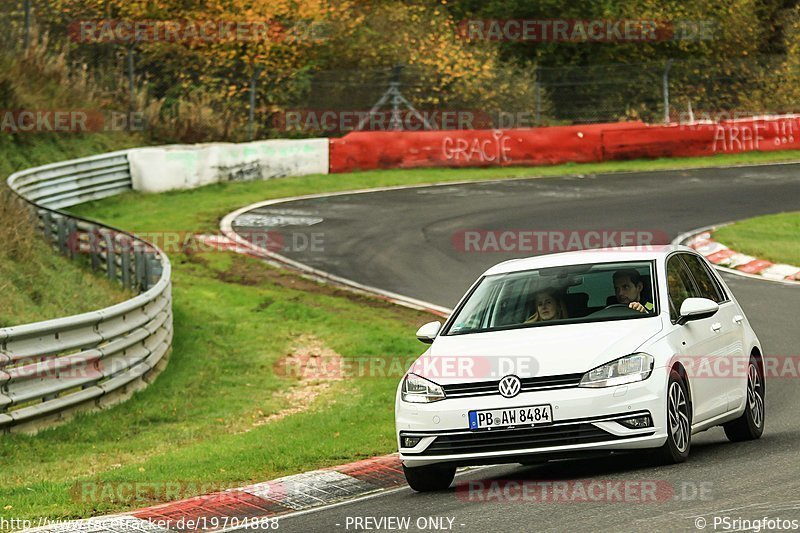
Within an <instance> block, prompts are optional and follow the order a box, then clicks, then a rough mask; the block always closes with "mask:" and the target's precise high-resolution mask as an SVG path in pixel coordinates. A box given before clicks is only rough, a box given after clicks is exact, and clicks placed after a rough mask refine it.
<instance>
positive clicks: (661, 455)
mask: <svg viewBox="0 0 800 533" xmlns="http://www.w3.org/2000/svg"><path fill="white" fill-rule="evenodd" d="M691 448H692V409H691V403H690V402H689V392H688V387H687V384H686V381H685V380H684V379H683V378H682V377H681V375H680V374H678V373H677V372H676V371H675V370H672V371H671V372H670V374H669V380H668V381H667V441H666V442H665V443H664V445H663V446H661V448H659V449H658V451H657V453H656V456H657V458H658V460H659V463H661V464H677V463H682V462H684V461H685V460H686V459H687V458H688V457H689V451H690V450H691Z"/></svg>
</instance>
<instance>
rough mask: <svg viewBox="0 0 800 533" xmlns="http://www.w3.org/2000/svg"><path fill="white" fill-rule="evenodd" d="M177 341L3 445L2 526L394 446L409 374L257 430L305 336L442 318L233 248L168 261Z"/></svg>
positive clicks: (116, 212) (180, 216) (115, 214)
mask: <svg viewBox="0 0 800 533" xmlns="http://www.w3.org/2000/svg"><path fill="white" fill-rule="evenodd" d="M799 157H800V153H798V152H790V153H783V154H777V153H772V154H747V156H746V157H745V156H741V155H740V156H723V157H715V158H703V159H680V160H657V161H646V162H643V161H632V162H620V163H605V164H593V165H563V166H559V167H547V168H492V169H460V170H452V169H426V170H396V171H377V172H364V173H354V174H348V175H333V176H307V177H299V178H286V179H280V180H273V181H266V182H250V183H233V184H222V185H212V186H207V187H203V188H200V189H196V190H192V191H179V192H171V193H166V194H161V195H144V194H137V193H130V194H126V195H123V196H120V197H115V198H110V199H106V200H103V201H101V202H95V203H93V204H91V205H84V206H80V207H78V208H76V209H75V211H77V212H79V213H81V214H83V215H87V216H91V217H94V218H99V219H102V220H105V221H107V222H109V223H111V224H114V225H117V226H120V227H123V228H125V229H128V230H133V231H158V230H174V231H184V230H188V231H216V230H217V224H218V221H219V219H220V217H221V216H223V215H224V214H226V213H227V212H229V211H230V210H232V209H234V208H237V207H240V206H242V205H245V204H248V203H250V202H254V201H257V200H263V199H268V198H279V197H284V196H290V195H298V194H308V193H314V192H321V191H335V190H348V189H354V188H363V187H375V186H385V185H397V184H410V183H427V182H436V181H439V182H444V181H453V180H479V179H490V178H504V177H518V176H535V175H541V176H544V175H563V174H587V173H598V172H610V171H636V170H651V169H660V168H674V167H685V166H703V165H704V166H708V165H720V164H736V163H744V162H747V161H754V160H755V161H767V160H777V159H793V158H795V159H796V158H799ZM171 259H172V262H173V268H174V270H173V282H174V285H173V294H174V305H173V309H174V314H175V338H174V341H173V351H172V355H171V358H170V362H169V365H168V367H167V368H166V370H165V371H164V372H163V373H162V374H161V376H160V377H159V378H158V379H157V381H156V382H155V383H154V384H153V385H151V386H150V387H148V388H147V389H146V390H144V391H142V392H140V393H138V394H136V395H135V396H134V397H133V398H132V399H131V400H130V401H128V402H126V403H123V404H121V405H119V406H117V407H115V408H113V409H110V410H107V411H103V412H100V413H94V414H88V415H82V416H81V417H79V418H78V419H76V420H74V421H72V422H71V423H70V424H68V425H66V426H62V427H59V428H55V429H51V430H47V431H44V432H42V433H40V434H38V435H35V436H25V435H8V436H3V437H2V438H0V461H2V464H3V474H4V475H3V476H2V477H0V501H2V502H3V505H4V508H3V509H2V510H0V513H2V515H3V516H14V517H38V516H50V517H53V518H63V517H82V516H90V515H97V514H102V513H109V512H115V511H121V510H128V509H131V508H137V507H142V506H145V505H149V504H153V503H157V500H153V501H150V500H147V501H144V500H122V501H120V500H102V501H85V500H83V499H81V498H80V497H77V496H76V494H77V495H79V494H80V492H81V491H80V489H78V490H76V484H77V483H81V482H94V481H107V482H159V481H164V482H166V481H176V480H180V481H187V482H195V483H198V482H203V481H213V482H218V483H224V484H228V486H230V485H237V484H244V483H248V482H256V481H264V480H268V479H272V478H275V477H278V476H281V475H286V474H291V473H297V472H302V471H306V470H310V469H314V468H319V467H322V466H326V465H334V464H339V463H343V462H348V461H352V460H356V459H359V458H363V457H368V456H372V455H376V454H383V453H388V452H392V451H394V450H395V441H394V436H393V402H394V391H395V387H396V385H397V382H398V378H399V373H400V372H394V373H392V374H391V375H389V376H385V377H376V376H367V377H360V378H352V379H348V380H345V381H341V382H336V383H334V384H333V385H332V386H331V388H330V389H329V390H328V391H327V392H325V393H324V394H323V395H322V396H320V397H319V398H317V400H315V402H314V403H313V404H312V405H311V407H310V408H309V409H308V410H307V411H305V412H302V413H298V414H293V415H291V416H287V417H285V418H283V419H280V420H277V421H274V422H269V423H266V424H260V423H259V422H258V421H259V420H262V421H263V420H264V417H266V416H269V415H270V414H273V413H277V412H280V411H281V410H282V409H284V408H285V407H287V406H288V400H287V398H286V396H285V395H284V394H283V393H284V392H285V391H286V390H287V389H289V388H291V387H292V386H296V385H297V382H296V381H295V380H294V378H292V377H286V376H282V375H280V374H279V373H276V372H275V371H274V368H273V366H274V365H275V363H276V361H278V360H279V359H280V358H282V357H283V356H285V355H287V354H288V353H290V352H291V350H292V343H293V342H295V341H296V339H298V338H301V337H302V336H303V335H313V336H314V337H316V338H318V339H320V340H321V341H322V342H323V343H324V344H325V345H326V346H327V347H329V348H331V349H333V350H335V351H336V352H338V353H339V354H341V355H342V356H343V357H346V358H361V357H373V356H380V355H388V356H393V357H394V358H395V360H399V361H403V362H408V361H409V360H410V358H413V357H415V356H416V355H418V354H419V353H421V352H422V351H423V346H422V345H420V344H419V343H418V342H417V341H416V339H415V338H414V335H413V332H414V330H415V329H416V327H417V326H418V325H419V324H421V323H423V322H425V321H427V320H429V319H430V317H429V316H427V315H424V314H422V313H419V312H416V311H411V310H408V309H404V308H400V307H395V306H390V305H389V304H385V303H382V302H380V301H378V300H374V299H369V298H365V297H361V296H356V295H353V294H350V293H347V292H344V291H339V290H335V289H332V288H330V287H326V286H322V285H318V284H316V283H312V282H309V281H307V280H304V279H302V278H300V277H298V276H296V275H294V274H291V273H286V272H282V271H278V270H275V269H273V268H271V267H268V266H266V265H265V264H263V263H261V262H259V261H256V260H253V259H250V258H246V257H243V256H238V255H234V254H231V253H224V252H218V253H214V252H205V253H197V254H192V255H181V254H173V255H171Z"/></svg>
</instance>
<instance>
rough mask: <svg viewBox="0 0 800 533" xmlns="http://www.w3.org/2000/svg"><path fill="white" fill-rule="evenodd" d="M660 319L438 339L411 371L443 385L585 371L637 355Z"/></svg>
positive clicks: (584, 324)
mask: <svg viewBox="0 0 800 533" xmlns="http://www.w3.org/2000/svg"><path fill="white" fill-rule="evenodd" d="M662 327H663V326H662V322H661V318H660V317H651V318H642V319H632V320H615V321H607V322H594V323H583V324H563V325H558V326H540V327H532V328H520V329H513V330H505V331H492V332H486V333H471V334H466V335H453V336H439V337H437V338H436V340H435V341H434V343H433V344H432V345H431V347H430V349H429V350H428V351H427V352H426V353H425V354H423V356H422V357H420V359H419V360H418V361H417V363H415V365H414V366H413V367H412V369H411V372H414V373H416V374H420V375H423V376H425V377H427V378H429V379H432V380H433V381H435V382H436V383H439V384H448V383H463V382H470V381H489V380H496V379H500V378H501V377H503V376H505V375H508V374H514V375H516V376H518V377H520V378H525V377H536V376H555V375H561V374H576V373H584V372H587V371H589V370H591V369H593V368H595V367H598V366H600V365H603V364H605V363H608V362H609V361H613V360H614V359H617V358H619V357H623V356H625V355H628V354H630V353H634V352H635V351H636V350H637V349H638V348H639V347H640V346H642V344H644V343H645V342H646V341H647V340H648V339H650V338H652V337H653V336H654V335H656V334H657V333H658V332H660V331H661V329H662Z"/></svg>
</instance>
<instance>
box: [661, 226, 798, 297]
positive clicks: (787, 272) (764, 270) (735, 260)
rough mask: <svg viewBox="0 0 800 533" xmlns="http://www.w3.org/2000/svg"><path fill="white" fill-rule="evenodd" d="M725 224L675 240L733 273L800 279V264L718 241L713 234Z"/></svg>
mask: <svg viewBox="0 0 800 533" xmlns="http://www.w3.org/2000/svg"><path fill="white" fill-rule="evenodd" d="M720 227H722V226H712V227H708V228H701V229H699V230H694V231H693V232H689V233H685V234H683V235H681V236H679V237H678V238H677V239H675V242H676V243H677V244H683V245H685V246H688V247H690V248H693V249H695V250H697V252H698V253H700V254H702V255H703V256H704V257H705V258H706V259H708V261H709V262H710V263H712V264H713V265H715V266H717V267H718V268H720V269H721V270H724V271H726V272H730V273H732V274H739V275H746V276H747V277H755V278H762V279H767V280H770V281H779V282H784V283H786V282H791V283H797V282H800V267H798V266H794V265H787V264H784V263H772V262H771V261H767V260H766V259H759V258H757V257H753V256H750V255H747V254H743V253H740V252H737V251H735V250H732V249H731V248H728V247H727V246H725V245H724V244H722V243H720V242H717V241H715V240H714V239H713V238H712V237H711V235H712V233H713V232H714V231H715V230H716V229H718V228H720Z"/></svg>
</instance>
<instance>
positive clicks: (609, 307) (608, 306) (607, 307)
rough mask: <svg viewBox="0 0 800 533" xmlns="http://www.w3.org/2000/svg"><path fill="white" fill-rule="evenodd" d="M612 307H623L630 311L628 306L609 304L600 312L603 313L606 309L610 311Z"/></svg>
mask: <svg viewBox="0 0 800 533" xmlns="http://www.w3.org/2000/svg"><path fill="white" fill-rule="evenodd" d="M613 307H625V308H626V309H631V308H630V306H629V305H628V304H610V305H607V306H605V307H604V308H602V309H601V311H605V310H606V309H611V308H613ZM631 310H632V311H635V309H631ZM637 312H638V311H637Z"/></svg>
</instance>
